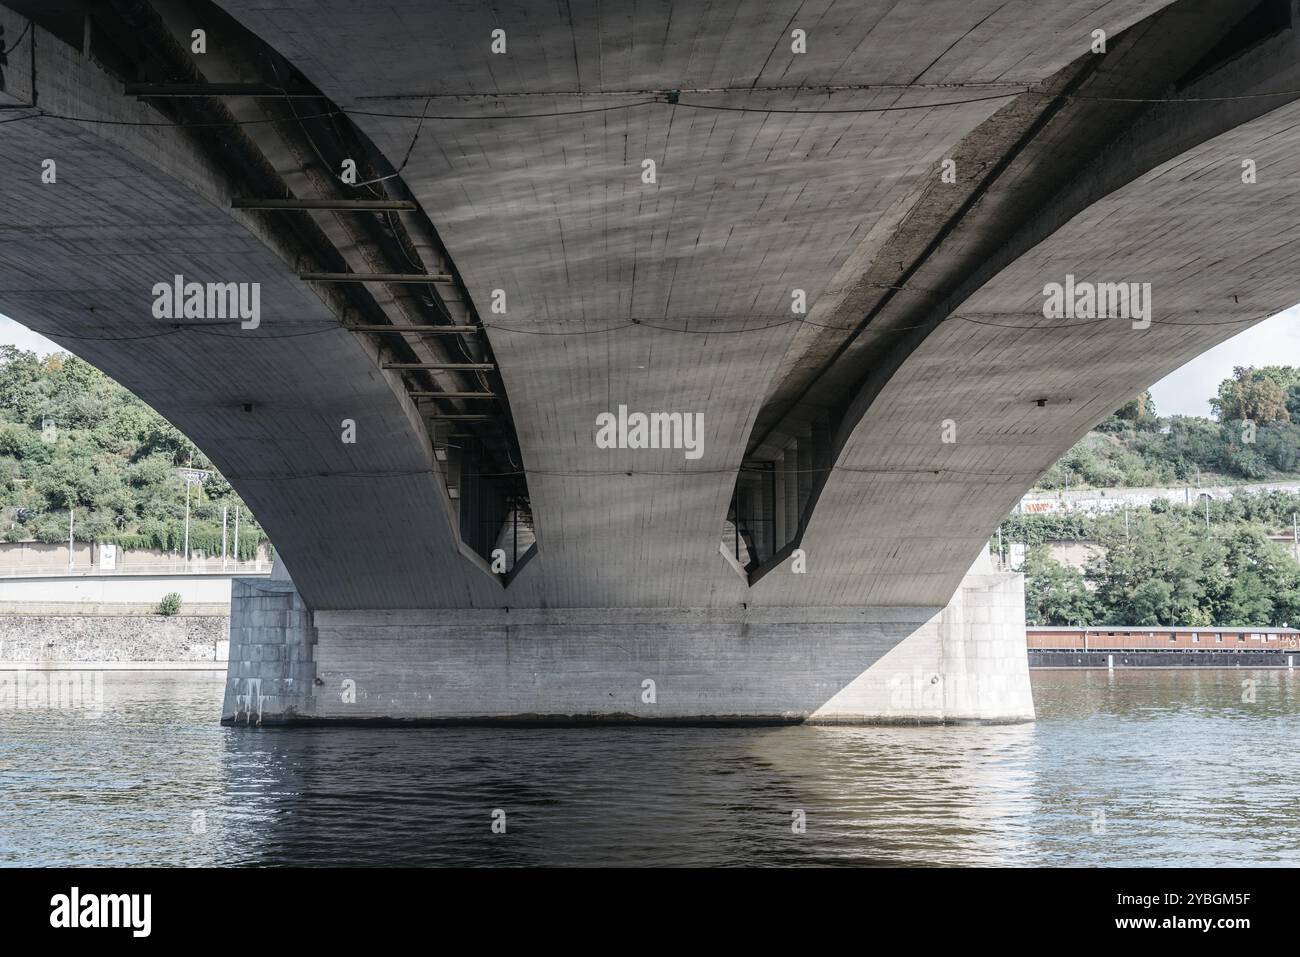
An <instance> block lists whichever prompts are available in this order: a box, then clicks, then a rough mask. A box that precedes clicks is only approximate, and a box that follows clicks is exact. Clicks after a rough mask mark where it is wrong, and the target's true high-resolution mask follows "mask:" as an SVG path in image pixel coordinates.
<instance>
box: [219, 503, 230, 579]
mask: <svg viewBox="0 0 1300 957" xmlns="http://www.w3.org/2000/svg"><path fill="white" fill-rule="evenodd" d="M229 511H230V506H229V505H223V506H221V567H222V568H225V567H226V514H227V513H228V512H229Z"/></svg>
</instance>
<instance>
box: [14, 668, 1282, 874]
mask: <svg viewBox="0 0 1300 957" xmlns="http://www.w3.org/2000/svg"><path fill="white" fill-rule="evenodd" d="M1246 681H1254V682H1255V684H1254V686H1253V688H1252V687H1251V686H1247V687H1246V688H1244V689H1243V682H1246ZM221 690H222V680H221V678H220V677H219V676H215V675H203V674H164V673H124V672H110V673H108V674H106V675H105V676H104V706H103V713H102V714H101V715H100V716H99V717H87V715H86V713H85V712H74V711H70V710H49V709H33V710H12V709H10V710H0V864H10V865H14V864H40V865H52V864H340V865H348V864H363V865H384V864H487V865H492V864H513V865H520V864H523V865H527V864H549V865H555V864H595V863H600V864H628V865H636V864H723V865H726V864H738V865H768V864H809V865H822V864H904V865H906V864H918V865H954V864H984V865H997V864H1007V865H1023V864H1060V865H1081V866H1087V865H1124V864H1130V865H1131V864H1154V865H1162V864H1189V865H1208V864H1241V865H1254V864H1278V863H1290V864H1295V863H1300V820H1298V819H1297V816H1296V815H1295V814H1294V813H1293V810H1292V807H1291V805H1292V804H1293V802H1294V799H1295V794H1296V782H1297V780H1300V773H1298V772H1300V756H1298V755H1297V750H1296V748H1295V747H1294V743H1293V741H1292V740H1291V739H1292V738H1293V736H1294V732H1295V731H1296V729H1297V726H1298V725H1297V720H1296V719H1297V715H1298V714H1300V679H1298V678H1297V676H1296V675H1295V674H1294V673H1288V672H1285V671H1249V670H1245V669H1239V670H1191V669H1183V670H1177V671H1163V670H1135V671H1121V672H1116V673H1114V674H1107V673H1106V672H1104V671H1048V672H1043V671H1040V672H1036V673H1035V674H1034V693H1035V697H1036V699H1037V704H1038V710H1039V720H1038V722H1037V723H1036V724H1032V725H1015V726H1005V727H952V728H933V727H926V728H843V727H825V728H818V727H774V728H635V727H608V728H575V729H526V728H521V729H500V728H497V729H482V728H428V729H401V730H395V729H383V730H381V729H342V728H339V729H297V730H294V729H266V730H257V729H244V728H238V729H234V728H222V727H220V726H219V725H217V724H216V723H215V721H214V715H215V714H216V713H217V710H218V707H219V703H220V698H221ZM1252 694H1253V698H1254V700H1253V701H1250V700H1249V698H1250V697H1251V696H1252ZM1243 696H1244V697H1245V698H1246V699H1247V700H1243ZM498 808H499V809H501V810H503V811H504V812H505V816H506V827H507V832H506V833H505V834H494V833H492V829H491V825H492V812H493V810H494V809H498ZM796 810H802V811H803V812H804V814H805V816H806V828H807V829H806V832H805V833H802V834H796V833H793V832H792V829H791V823H792V820H793V818H792V814H793V812H794V811H796Z"/></svg>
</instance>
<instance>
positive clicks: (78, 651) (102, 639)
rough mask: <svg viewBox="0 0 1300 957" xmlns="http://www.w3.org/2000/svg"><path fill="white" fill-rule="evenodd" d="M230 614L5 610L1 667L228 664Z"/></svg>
mask: <svg viewBox="0 0 1300 957" xmlns="http://www.w3.org/2000/svg"><path fill="white" fill-rule="evenodd" d="M229 638H230V618H229V617H228V616H225V615H170V616H166V615H139V614H126V615H123V614H117V615H93V614H67V615H50V614H0V671H19V670H32V669H42V668H43V669H59V668H78V669H82V668H100V669H104V670H116V669H121V670H140V671H149V670H195V671H201V670H219V671H224V670H225V668H226V658H227V655H228V648H229Z"/></svg>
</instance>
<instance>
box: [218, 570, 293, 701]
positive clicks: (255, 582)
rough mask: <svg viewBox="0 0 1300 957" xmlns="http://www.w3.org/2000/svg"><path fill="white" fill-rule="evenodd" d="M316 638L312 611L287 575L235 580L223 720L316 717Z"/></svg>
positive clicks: (274, 574) (231, 592) (231, 603)
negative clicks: (314, 659) (268, 578)
mask: <svg viewBox="0 0 1300 957" xmlns="http://www.w3.org/2000/svg"><path fill="white" fill-rule="evenodd" d="M279 569H280V566H279V563H278V562H277V564H276V572H278V571H279ZM315 639H316V629H315V627H314V626H313V623H312V613H311V611H310V610H309V609H308V608H307V606H306V605H304V604H303V601H302V598H301V597H300V596H299V595H298V591H297V589H295V588H294V587H293V582H291V581H289V580H288V578H287V576H284V577H279V576H278V575H276V573H273V577H272V578H271V579H270V580H267V579H261V578H236V579H234V580H233V581H232V582H231V585H230V660H229V663H228V664H227V666H226V696H225V701H224V703H223V705H222V710H221V720H222V721H223V722H225V723H233V724H251V725H258V724H262V723H264V722H266V723H284V722H289V721H294V720H297V719H300V718H310V717H312V716H314V715H315V714H316V706H315V690H316V689H315V677H316V666H315V662H314V661H313V657H314V648H315Z"/></svg>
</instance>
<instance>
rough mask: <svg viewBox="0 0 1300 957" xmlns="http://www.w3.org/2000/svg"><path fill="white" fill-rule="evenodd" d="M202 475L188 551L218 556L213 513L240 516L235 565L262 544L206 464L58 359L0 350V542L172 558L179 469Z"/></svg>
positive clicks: (152, 417)
mask: <svg viewBox="0 0 1300 957" xmlns="http://www.w3.org/2000/svg"><path fill="white" fill-rule="evenodd" d="M182 467H192V468H195V469H204V470H211V471H212V474H211V475H210V476H209V477H208V478H207V480H206V481H205V482H203V483H202V484H194V485H192V486H191V487H190V549H191V551H192V552H203V553H205V554H207V555H220V554H221V508H222V506H223V505H225V506H228V507H229V510H230V511H229V515H230V523H231V534H230V536H229V538H228V541H229V543H230V544H229V548H230V554H231V555H232V556H233V554H234V552H233V523H234V514H235V506H237V505H238V506H240V507H241V508H242V517H241V522H240V530H239V557H240V558H242V559H249V558H252V557H254V555H255V553H256V551H257V547H258V545H259V544H261V543H263V542H265V541H266V536H265V534H264V533H263V532H262V529H261V528H260V527H259V526H258V524H257V522H256V520H255V519H254V517H253V516H252V514H251V513H250V512H249V511H248V508H247V506H244V505H243V503H242V502H241V501H240V500H239V498H238V496H236V495H235V493H234V491H233V490H232V489H231V487H230V484H229V483H228V482H226V480H225V479H224V478H222V476H221V475H220V473H218V472H216V471H215V469H213V466H212V463H211V462H209V461H208V459H207V458H206V457H205V456H204V455H203V453H202V452H200V451H199V450H198V449H197V448H196V447H195V445H194V443H192V442H190V441H189V439H187V438H185V436H183V435H181V434H180V432H178V431H177V430H176V429H175V428H173V427H172V426H171V425H170V424H168V423H167V421H166V420H165V419H163V418H162V416H160V415H158V413H156V412H154V411H153V410H152V409H150V408H149V407H148V406H147V405H145V404H144V403H143V402H141V401H140V400H139V399H138V398H136V397H135V396H134V395H133V394H131V393H130V392H128V391H127V390H126V389H124V388H123V387H122V386H120V385H118V384H117V383H116V382H114V381H113V380H112V379H110V378H109V377H108V376H106V375H104V374H103V373H102V372H100V371H99V370H97V369H96V368H94V367H93V366H92V365H90V364H89V363H87V362H84V361H83V360H81V359H78V358H77V357H76V356H71V355H68V354H66V353H54V354H52V355H48V356H45V357H44V358H41V357H38V356H37V355H36V354H35V353H32V352H26V351H23V350H20V349H16V348H14V347H13V346H8V345H6V346H0V493H2V494H3V497H2V498H0V502H2V503H3V505H4V509H3V514H2V515H0V539H2V540H4V541H10V542H14V541H27V540H31V539H35V540H37V541H42V542H66V541H67V539H68V512H69V510H70V509H71V510H73V511H74V516H73V518H74V522H75V531H76V538H77V539H79V540H83V541H84V540H93V541H99V542H111V543H116V544H118V545H120V546H122V547H124V548H154V549H159V550H162V551H169V552H178V551H180V550H181V549H182V547H183V543H184V537H185V481H184V479H183V478H182V477H181V474H180V473H179V471H178V469H180V468H182Z"/></svg>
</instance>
